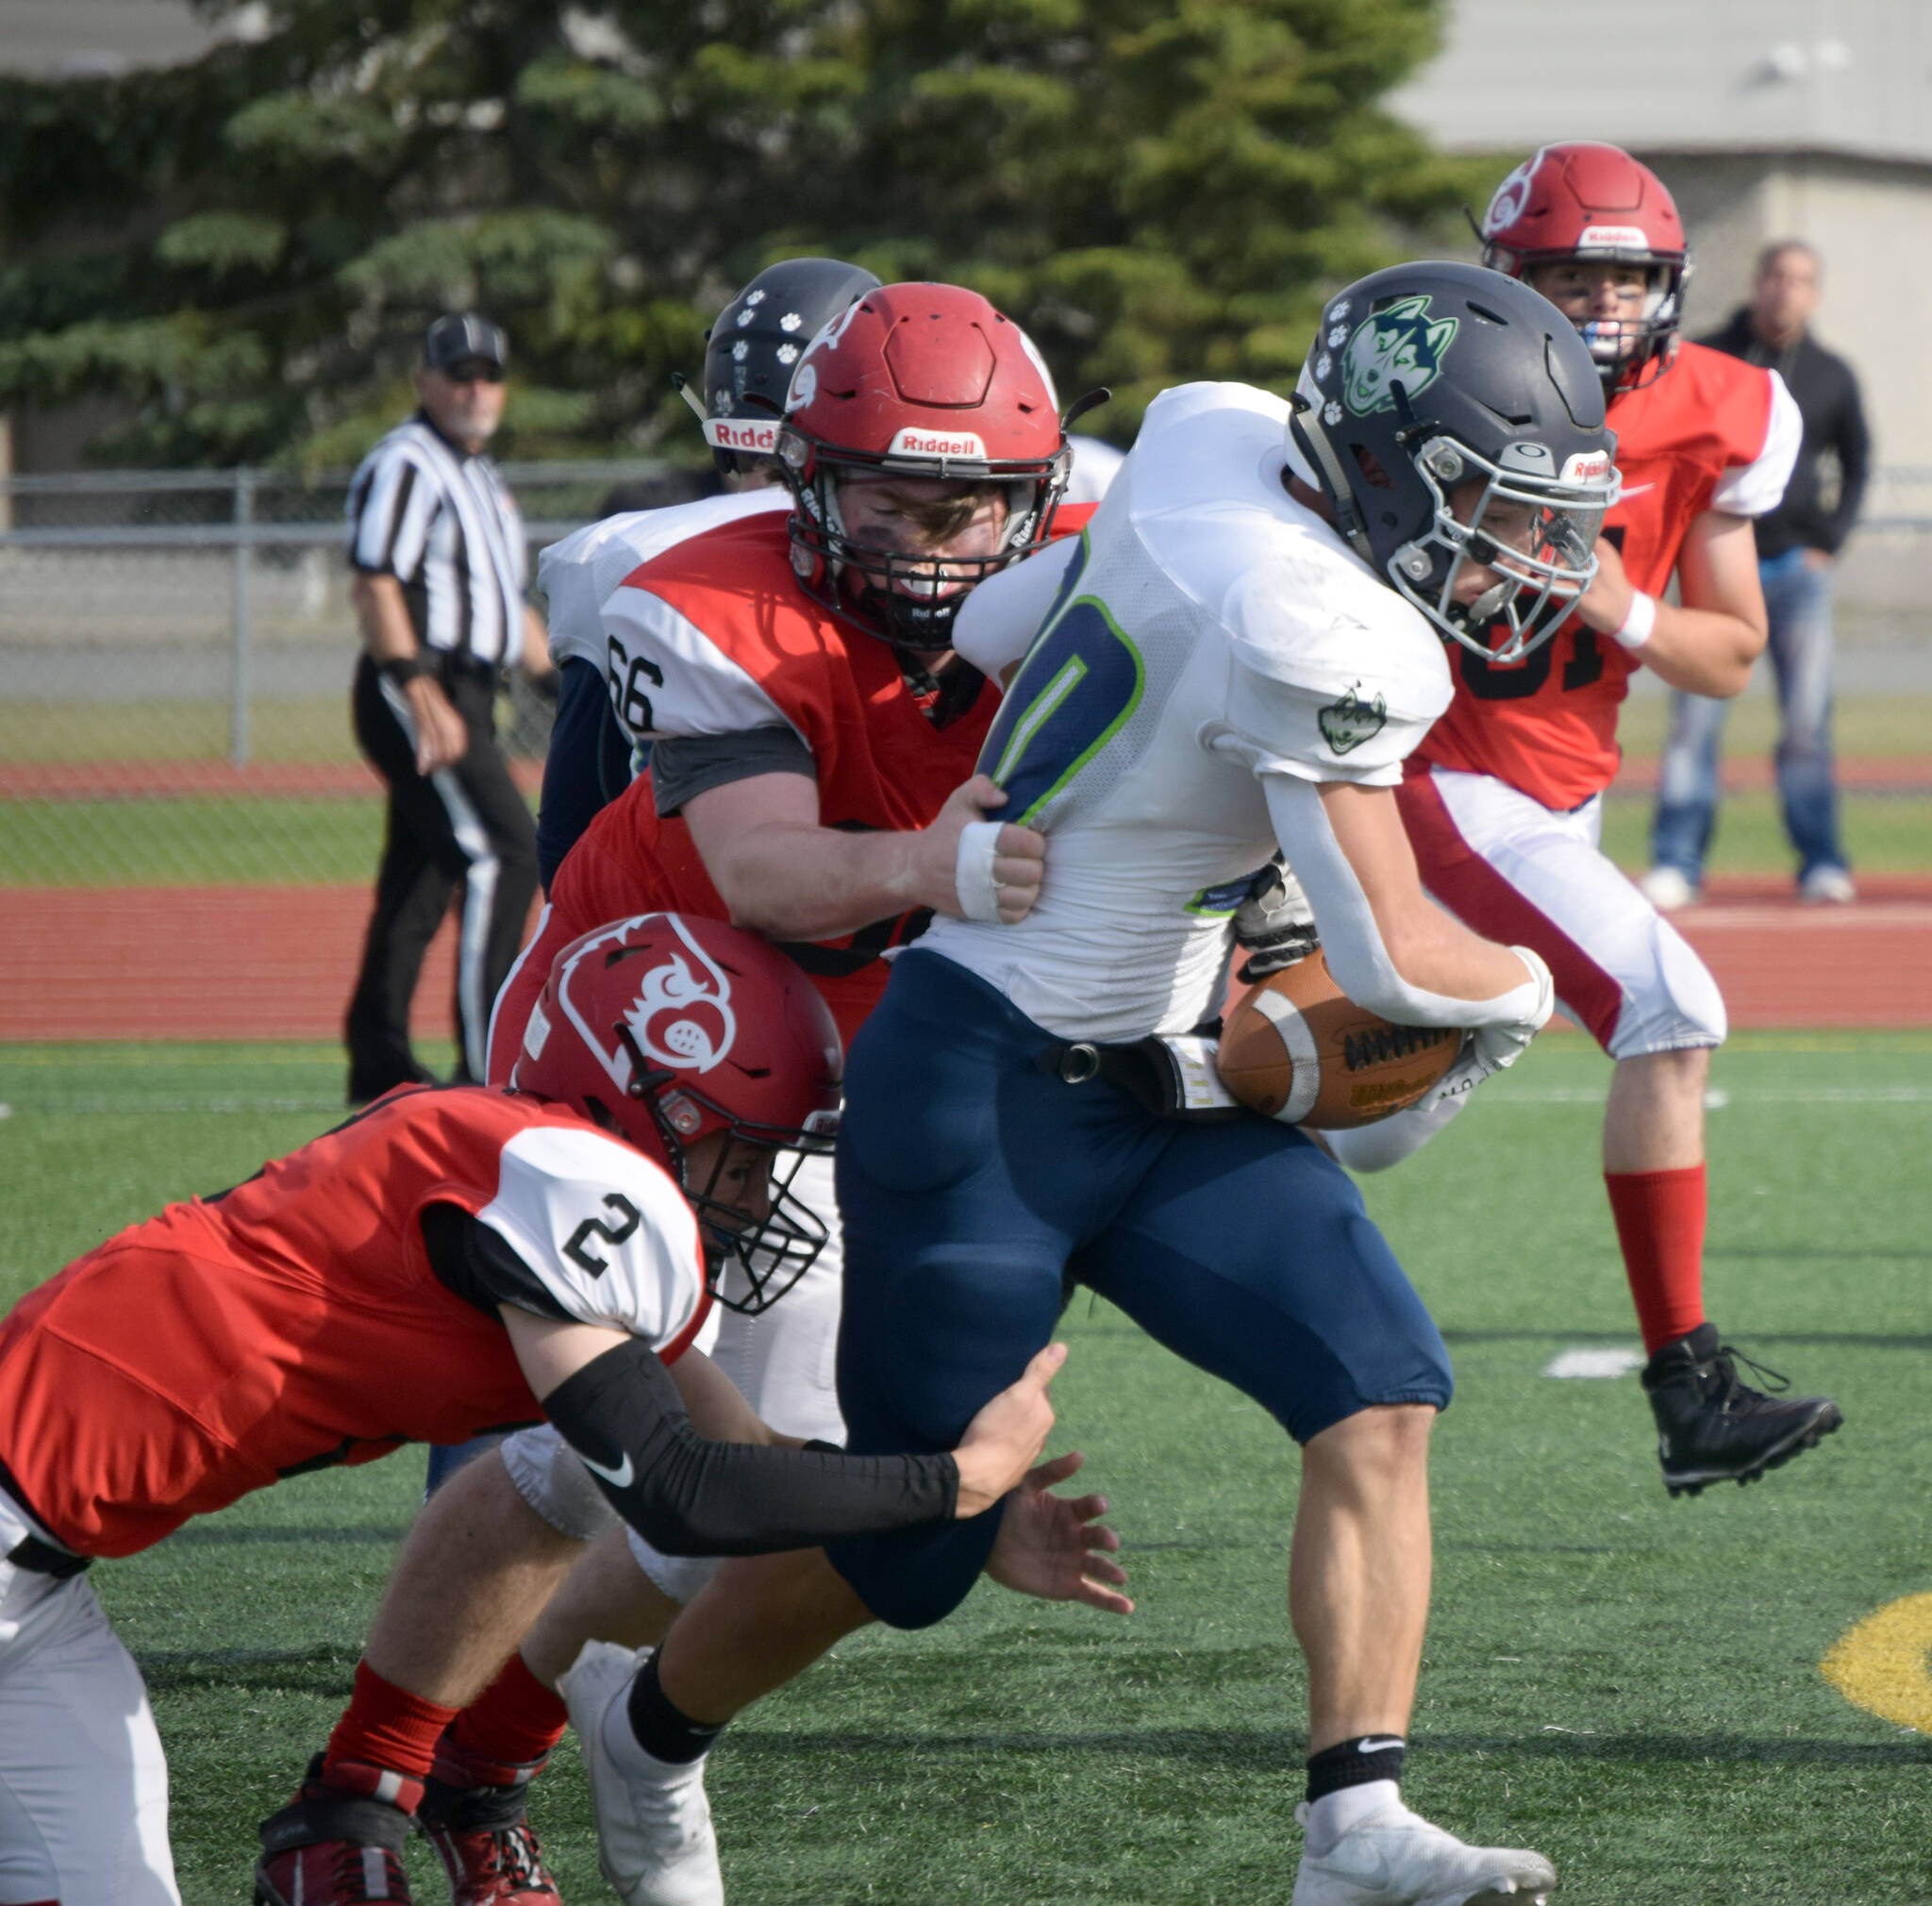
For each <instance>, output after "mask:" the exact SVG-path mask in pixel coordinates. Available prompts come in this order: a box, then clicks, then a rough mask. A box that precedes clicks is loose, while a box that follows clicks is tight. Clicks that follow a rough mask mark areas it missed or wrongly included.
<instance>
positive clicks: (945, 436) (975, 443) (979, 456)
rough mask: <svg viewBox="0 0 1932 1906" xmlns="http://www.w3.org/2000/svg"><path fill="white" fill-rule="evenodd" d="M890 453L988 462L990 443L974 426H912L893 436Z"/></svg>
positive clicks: (890, 455) (904, 455) (888, 453)
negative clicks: (977, 434)
mask: <svg viewBox="0 0 1932 1906" xmlns="http://www.w3.org/2000/svg"><path fill="white" fill-rule="evenodd" d="M886 455H887V456H888V457H967V458H971V459H972V460H974V461H975V462H979V463H984V462H985V461H986V460H987V458H986V445H985V444H984V443H981V442H980V441H979V439H978V438H977V437H975V436H974V434H973V433H972V431H970V430H915V429H912V428H911V427H910V426H908V427H907V428H906V429H904V430H901V431H900V432H899V434H898V435H897V436H896V437H894V438H893V439H892V442H891V448H890V449H888V450H887V452H886Z"/></svg>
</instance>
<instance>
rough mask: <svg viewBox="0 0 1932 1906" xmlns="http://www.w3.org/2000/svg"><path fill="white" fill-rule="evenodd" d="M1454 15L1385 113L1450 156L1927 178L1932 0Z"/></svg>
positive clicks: (1627, 2) (1766, 0) (1633, 0)
mask: <svg viewBox="0 0 1932 1906" xmlns="http://www.w3.org/2000/svg"><path fill="white" fill-rule="evenodd" d="M1445 11H1446V14H1447V19H1446V23H1445V25H1446V32H1445V44H1444V47H1443V50H1442V52H1441V54H1440V55H1439V56H1438V57H1437V59H1435V60H1433V61H1432V62H1431V63H1430V64H1429V65H1428V66H1427V67H1426V68H1425V69H1424V71H1423V72H1422V73H1421V74H1420V75H1418V76H1417V77H1416V78H1415V79H1414V80H1412V81H1410V82H1409V83H1408V84H1407V85H1406V86H1404V87H1402V88H1401V89H1400V90H1399V91H1397V92H1394V93H1392V94H1391V96H1390V102H1389V103H1390V105H1391V108H1392V109H1393V110H1394V111H1395V112H1396V113H1397V114H1398V115H1399V116H1400V117H1402V118H1403V119H1406V120H1407V121H1408V122H1409V123H1410V124H1411V125H1415V126H1417V127H1418V128H1419V129H1421V130H1422V131H1423V132H1424V133H1426V134H1427V135H1428V136H1429V137H1430V138H1431V139H1432V140H1433V141H1435V142H1436V143H1437V144H1439V145H1441V146H1444V147H1447V148H1449V149H1450V150H1454V151H1498V150H1507V151H1516V150H1518V149H1519V148H1522V147H1524V146H1535V145H1541V144H1546V143H1549V142H1553V141H1556V140H1562V139H1602V140H1607V141H1609V142H1612V143H1613V144H1617V145H1624V146H1630V147H1634V148H1636V149H1638V150H1640V151H1652V152H1699V151H1707V152H1797V151H1807V152H1830V153H1843V154H1848V155H1856V156H1862V157H1866V158H1872V159H1895V160H1896V159H1904V160H1912V161H1920V162H1932V5H1928V4H1927V0H1611V4H1609V5H1607V6H1606V5H1603V4H1601V0H1446V7H1445Z"/></svg>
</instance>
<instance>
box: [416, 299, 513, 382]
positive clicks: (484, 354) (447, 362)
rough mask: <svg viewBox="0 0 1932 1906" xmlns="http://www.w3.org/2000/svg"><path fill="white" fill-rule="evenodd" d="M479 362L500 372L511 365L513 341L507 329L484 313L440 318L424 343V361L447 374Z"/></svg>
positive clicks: (462, 312) (467, 312)
mask: <svg viewBox="0 0 1932 1906" xmlns="http://www.w3.org/2000/svg"><path fill="white" fill-rule="evenodd" d="M476 359H481V360H482V361H483V362H484V363H486V364H494V365H495V366H496V367H497V369H498V370H501V369H502V368H503V367H504V366H505V365H506V364H508V362H509V340H508V338H507V337H505V336H504V334H503V327H502V326H500V325H492V324H491V322H490V320H489V319H488V318H486V317H484V316H483V314H482V313H481V312H480V311H455V312H452V313H451V314H450V316H448V317H446V318H438V319H437V321H436V322H435V323H434V324H433V325H431V326H429V332H428V335H427V336H426V337H425V339H424V340H423V361H424V362H425V364H427V365H428V366H429V368H430V369H431V370H432V371H447V370H449V369H451V368H452V367H453V366H455V365H457V364H467V363H470V362H472V361H474V360H476Z"/></svg>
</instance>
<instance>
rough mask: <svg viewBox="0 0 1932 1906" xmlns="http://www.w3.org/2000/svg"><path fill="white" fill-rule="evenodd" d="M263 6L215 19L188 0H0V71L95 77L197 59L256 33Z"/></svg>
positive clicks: (48, 76) (28, 75)
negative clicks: (217, 21)
mask: <svg viewBox="0 0 1932 1906" xmlns="http://www.w3.org/2000/svg"><path fill="white" fill-rule="evenodd" d="M257 12H264V13H265V9H263V8H253V9H252V8H248V7H243V8H240V9H238V10H237V11H236V12H233V13H230V14H229V15H228V16H227V18H226V19H225V20H224V21H223V22H221V23H220V24H219V25H216V24H214V23H211V22H210V21H209V20H208V17H207V16H206V15H205V14H203V13H200V12H198V11H197V10H196V9H195V8H193V7H192V6H191V5H190V4H189V0H0V73H12V74H18V75H21V76H23V77H25V78H28V79H99V78H108V77H111V76H113V75H115V74H118V73H125V72H127V71H129V70H130V69H131V68H133V67H137V66H175V65H178V64H179V63H180V62H181V61H183V60H186V59H200V57H201V56H202V55H203V54H204V53H206V52H207V51H208V48H209V47H210V46H212V45H214V43H215V42H216V41H218V40H221V39H224V38H242V39H247V38H251V37H255V36H257V35H258V33H259V31H260V28H261V26H262V25H265V24H266V21H265V19H263V20H258V19H257V18H256V17H255V15H256V13H257Z"/></svg>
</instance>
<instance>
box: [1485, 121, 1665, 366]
mask: <svg viewBox="0 0 1932 1906" xmlns="http://www.w3.org/2000/svg"><path fill="white" fill-rule="evenodd" d="M1482 239H1483V263H1484V264H1486V265H1488V266H1490V267H1491V270H1493V271H1499V272H1507V273H1508V275H1509V276H1511V277H1513V278H1520V277H1524V276H1527V274H1528V270H1529V268H1530V267H1531V266H1533V265H1538V264H1542V263H1544V262H1546V261H1549V260H1552V259H1610V260H1615V261H1617V262H1619V263H1624V264H1640V265H1643V266H1645V267H1647V268H1648V271H1649V276H1650V289H1649V292H1648V293H1647V294H1646V296H1645V298H1644V301H1643V315H1642V316H1641V318H1640V319H1639V320H1638V321H1637V322H1636V323H1635V324H1633V325H1629V326H1625V325H1623V324H1620V323H1619V322H1618V321H1617V320H1615V319H1590V320H1587V321H1585V322H1584V323H1582V324H1579V325H1578V326H1577V329H1578V330H1580V331H1581V332H1582V333H1583V340H1584V342H1585V343H1587V344H1588V345H1589V346H1590V354H1591V357H1593V358H1594V359H1596V362H1597V369H1598V370H1599V371H1600V372H1601V373H1602V375H1603V378H1604V382H1605V383H1606V384H1607V385H1608V386H1609V387H1610V388H1611V389H1613V390H1616V389H1624V390H1627V389H1631V388H1633V387H1635V386H1636V385H1638V384H1643V383H1648V382H1650V381H1651V380H1652V379H1653V378H1655V377H1657V376H1662V374H1663V373H1664V371H1665V370H1666V369H1668V368H1669V365H1670V361H1671V359H1672V358H1673V357H1674V355H1675V353H1676V348H1677V326H1679V325H1680V324H1681V323H1682V322H1683V316H1684V287H1685V286H1686V285H1687V284H1688V283H1689V282H1690V280H1691V258H1690V253H1689V251H1688V249H1687V248H1686V245H1685V242H1684V222H1683V220H1682V219H1680V218H1679V217H1678V216H1677V208H1676V207H1675V205H1674V204H1673V203H1672V201H1671V194H1670V193H1669V192H1667V191H1666V190H1665V188H1664V182H1663V180H1662V179H1660V178H1658V177H1657V174H1656V173H1654V172H1652V171H1651V169H1650V168H1649V167H1648V166H1647V165H1643V164H1641V163H1640V162H1639V161H1638V160H1636V159H1632V158H1631V157H1630V155H1629V154H1628V153H1627V152H1625V151H1624V150H1623V149H1622V148H1621V147H1619V146H1614V145H1596V144H1592V143H1590V142H1587V141H1577V142H1574V143H1571V144H1566V145H1546V146H1543V147H1542V148H1541V150H1540V151H1538V152H1537V153H1536V154H1535V155H1534V157H1532V158H1530V159H1526V160H1524V163H1523V164H1521V165H1519V166H1518V167H1517V168H1516V170H1515V171H1514V172H1512V173H1511V174H1510V175H1509V176H1508V177H1507V178H1506V179H1505V180H1504V181H1503V183H1502V184H1501V185H1499V186H1498V187H1497V188H1496V195H1495V197H1494V198H1492V199H1491V201H1490V209H1489V210H1488V211H1486V212H1485V213H1484V214H1483V222H1482Z"/></svg>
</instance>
